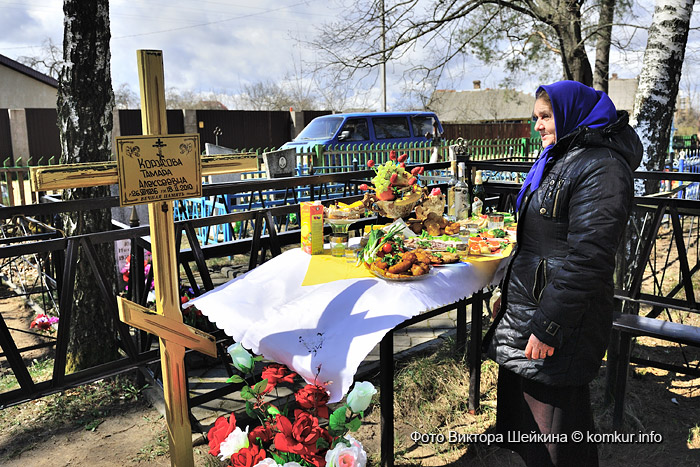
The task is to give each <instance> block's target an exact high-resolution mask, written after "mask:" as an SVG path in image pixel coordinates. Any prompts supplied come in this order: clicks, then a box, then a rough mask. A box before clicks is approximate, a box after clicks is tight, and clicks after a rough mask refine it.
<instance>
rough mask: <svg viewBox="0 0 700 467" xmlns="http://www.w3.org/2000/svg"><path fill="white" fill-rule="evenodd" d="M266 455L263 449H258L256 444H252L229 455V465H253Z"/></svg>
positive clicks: (243, 466) (238, 466)
mask: <svg viewBox="0 0 700 467" xmlns="http://www.w3.org/2000/svg"><path fill="white" fill-rule="evenodd" d="M266 455H267V453H266V452H265V450H264V449H260V448H259V447H258V446H257V445H256V444H253V445H252V446H250V447H247V448H243V449H241V450H240V451H238V452H237V453H235V454H233V455H232V456H231V465H232V466H233V467H253V466H254V465H256V464H257V463H258V462H260V461H262V460H263V459H265V456H266Z"/></svg>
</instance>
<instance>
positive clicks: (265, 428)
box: [248, 420, 275, 444]
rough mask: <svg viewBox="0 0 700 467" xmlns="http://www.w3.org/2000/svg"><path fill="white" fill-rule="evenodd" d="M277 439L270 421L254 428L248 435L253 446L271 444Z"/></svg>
mask: <svg viewBox="0 0 700 467" xmlns="http://www.w3.org/2000/svg"><path fill="white" fill-rule="evenodd" d="M274 437H275V433H274V431H273V429H272V425H271V424H270V422H269V421H268V420H265V423H264V424H262V425H259V426H256V427H255V428H253V429H252V430H251V431H250V433H248V440H250V443H251V444H256V443H258V442H260V443H263V444H264V443H269V442H270V441H272V439H273V438H274Z"/></svg>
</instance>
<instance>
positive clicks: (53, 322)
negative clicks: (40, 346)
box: [29, 313, 58, 332]
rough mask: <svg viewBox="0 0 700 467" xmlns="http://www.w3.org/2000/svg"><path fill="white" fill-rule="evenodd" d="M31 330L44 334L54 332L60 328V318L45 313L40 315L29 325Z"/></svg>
mask: <svg viewBox="0 0 700 467" xmlns="http://www.w3.org/2000/svg"><path fill="white" fill-rule="evenodd" d="M29 328H30V329H34V328H36V329H37V330H39V331H43V332H54V331H55V330H56V329H57V328H58V316H49V315H45V314H44V313H39V314H38V315H36V317H35V318H34V319H33V320H32V322H31V323H30V324H29Z"/></svg>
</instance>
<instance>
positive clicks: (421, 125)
mask: <svg viewBox="0 0 700 467" xmlns="http://www.w3.org/2000/svg"><path fill="white" fill-rule="evenodd" d="M411 124H412V125H413V134H414V135H416V136H425V135H426V133H431V134H432V132H433V117H426V116H416V117H411Z"/></svg>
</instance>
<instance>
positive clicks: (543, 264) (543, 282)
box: [532, 258, 547, 303]
mask: <svg viewBox="0 0 700 467" xmlns="http://www.w3.org/2000/svg"><path fill="white" fill-rule="evenodd" d="M540 268H544V269H540ZM540 271H541V272H540ZM540 278H541V279H540ZM546 286H547V258H542V259H540V262H539V263H537V268H535V280H534V281H533V284H532V296H533V298H534V299H535V300H537V303H540V300H541V299H542V294H543V293H544V288H545V287H546ZM538 289H539V291H538Z"/></svg>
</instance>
